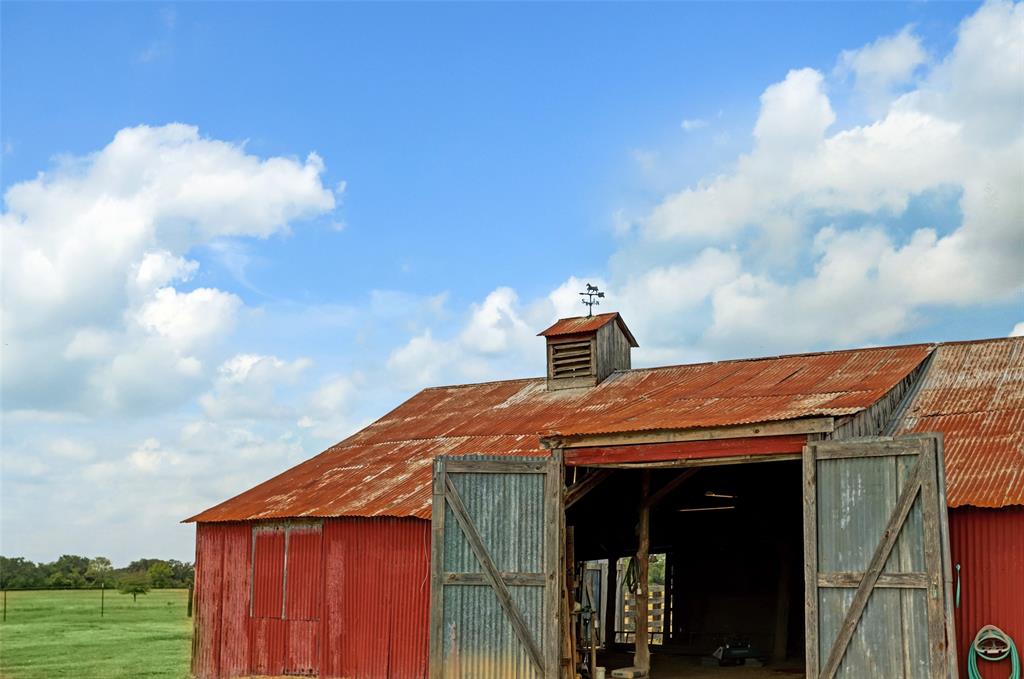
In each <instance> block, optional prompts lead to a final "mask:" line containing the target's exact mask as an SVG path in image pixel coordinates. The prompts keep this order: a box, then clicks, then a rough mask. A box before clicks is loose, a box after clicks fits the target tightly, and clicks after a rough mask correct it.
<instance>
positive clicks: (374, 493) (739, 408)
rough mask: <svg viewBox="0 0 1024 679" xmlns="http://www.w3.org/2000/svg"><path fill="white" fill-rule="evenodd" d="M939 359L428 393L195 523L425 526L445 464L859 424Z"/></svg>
mask: <svg viewBox="0 0 1024 679" xmlns="http://www.w3.org/2000/svg"><path fill="white" fill-rule="evenodd" d="M602 315H604V316H609V315H610V314H602ZM594 318H598V317H596V316H595V317H594ZM605 322H607V321H605ZM931 349H932V346H931V345H923V344H922V345H911V346H903V347H885V348H878V349H859V350H852V351H836V352H829V353H817V354H801V355H795V356H779V357H773V358H762V359H747V360H737V361H721V362H717V363H701V364H695V365H681V366H671V367H665V368H650V369H642V370H626V371H620V372H617V373H614V374H612V375H611V376H610V377H608V378H607V379H606V380H605V381H604V382H602V383H601V384H599V385H598V386H596V387H593V388H591V389H565V390H559V391H548V390H547V388H546V385H545V380H544V379H543V378H537V379H524V380H511V381H505V382H488V383H484V384H472V385H462V386H451V387H433V388H430V389H424V390H423V391H421V392H420V393H418V394H416V395H415V396H413V397H412V398H411V399H409V400H408V401H406V402H405V403H403V404H402V405H400V406H399V407H398V408H396V409H395V410H393V411H391V412H390V413H388V414H387V415H385V416H384V417H382V418H381V419H379V420H377V421H376V422H374V423H373V424H371V425H369V426H368V427H366V428H365V429H363V430H361V431H359V432H357V433H356V434H354V435H352V436H350V437H349V438H348V439H346V440H344V441H342V442H341V443H338V444H337V445H335V446H333V447H331V448H329V449H327V450H326V451H324V452H323V453H321V454H320V455H317V456H316V457H313V458H311V459H310V460H307V461H306V462H303V463H302V464H299V465H298V466H296V467H293V468H292V469H290V470H288V471H286V472H284V473H283V474H280V475H278V476H276V477H274V478H272V479H270V480H268V481H265V482H264V483H262V484H260V485H258V486H256V487H254V488H252V489H250V490H247V491H245V492H244V493H242V494H241V495H238V496H236V497H234V498H232V499H230V500H227V501H226V502H223V503H221V504H219V505H217V506H216V507H213V508H211V509H208V510H206V511H205V512H202V513H200V514H198V515H196V516H194V517H192V518H191V519H188V520H189V521H241V520H250V519H273V518H290V517H302V516H415V517H419V518H428V517H429V516H430V500H431V495H430V482H431V467H432V461H433V459H434V457H436V456H438V455H442V454H448V455H463V454H469V453H480V454H486V455H538V454H546V453H545V451H543V450H542V449H540V440H539V439H540V435H542V434H548V433H557V434H561V435H573V434H596V433H613V432H624V431H642V430H648V429H690V428H701V427H716V426H725V425H734V424H749V423H755V422H767V421H773V420H788V419H796V418H801V417H813V416H828V415H832V416H842V415H851V414H854V413H856V412H859V411H860V410H863V409H864V408H867V407H868V406H870V405H872V404H873V403H875V402H876V401H877V400H878V399H879V398H881V396H883V395H884V394H885V393H886V392H888V391H889V390H890V389H891V388H892V387H893V386H894V385H896V384H897V383H898V382H899V381H900V380H902V379H903V378H904V377H906V376H907V374H909V373H910V372H911V371H912V370H913V369H914V368H915V367H917V366H918V365H919V364H920V363H921V361H923V360H924V358H925V357H926V356H927V355H928V354H929V352H930V351H931Z"/></svg>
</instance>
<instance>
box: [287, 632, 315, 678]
mask: <svg viewBox="0 0 1024 679" xmlns="http://www.w3.org/2000/svg"><path fill="white" fill-rule="evenodd" d="M286 625H287V627H286V629H287V635H288V638H287V640H286V657H285V662H284V673H285V674H289V675H301V676H316V674H317V671H318V670H319V668H320V662H319V658H318V654H317V650H318V644H317V636H318V628H319V627H320V623H319V622H318V621H316V620H288V621H286Z"/></svg>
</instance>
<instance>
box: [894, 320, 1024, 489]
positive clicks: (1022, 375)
mask: <svg viewBox="0 0 1024 679" xmlns="http://www.w3.org/2000/svg"><path fill="white" fill-rule="evenodd" d="M926 431H941V432H942V433H943V434H944V435H945V441H946V445H945V451H946V500H947V502H948V504H949V506H950V507H960V506H963V505H972V506H975V507H1004V506H1007V505H1024V337H1011V338H1006V339H999V340H987V341H981V342H959V343H951V344H943V345H940V346H939V347H938V349H937V350H936V354H935V358H934V359H932V365H931V366H930V367H929V368H928V373H927V375H926V376H925V380H924V382H923V383H922V385H921V389H920V391H919V392H918V394H917V396H916V398H915V399H914V401H913V402H912V403H911V404H910V406H909V407H908V409H907V412H906V413H905V415H904V417H903V421H902V423H901V425H900V428H899V432H898V433H901V434H903V433H911V432H926Z"/></svg>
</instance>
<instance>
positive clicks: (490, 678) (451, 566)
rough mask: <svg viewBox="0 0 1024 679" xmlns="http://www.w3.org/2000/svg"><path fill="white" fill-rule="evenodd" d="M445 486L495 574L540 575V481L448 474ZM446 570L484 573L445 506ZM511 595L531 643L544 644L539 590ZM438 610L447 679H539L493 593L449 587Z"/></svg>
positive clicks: (513, 590) (522, 477)
mask: <svg viewBox="0 0 1024 679" xmlns="http://www.w3.org/2000/svg"><path fill="white" fill-rule="evenodd" d="M448 478H449V479H451V481H452V485H454V486H455V489H456V490H457V491H458V493H459V495H460V496H461V498H462V502H463V504H464V505H465V507H466V512H467V514H468V515H469V517H470V520H471V521H472V522H473V525H474V526H475V527H476V529H477V532H478V533H479V534H480V538H481V540H482V541H483V544H484V546H485V548H486V549H487V551H488V553H489V554H490V556H491V558H492V559H493V561H494V565H495V567H497V569H498V570H499V571H501V572H507V573H543V572H544V571H545V566H544V530H545V522H544V506H545V502H544V483H545V476H544V475H543V474H472V473H455V474H452V473H450V474H449V476H448ZM443 562H444V563H443V567H444V571H445V572H446V573H479V572H481V571H482V567H481V565H480V562H479V560H478V559H477V557H476V555H475V554H474V553H473V550H472V548H471V547H470V544H469V541H468V540H467V539H466V536H465V533H463V531H462V529H461V527H460V526H459V524H458V521H457V519H456V518H455V514H454V512H453V511H452V509H451V507H450V506H448V507H447V509H446V515H445V540H444V557H443ZM509 590H510V593H511V594H512V598H513V600H514V601H515V603H516V605H517V606H518V607H519V610H520V611H521V612H522V614H523V619H524V620H525V622H526V625H527V628H528V629H529V630H530V632H531V634H532V635H533V638H534V639H536V640H537V641H538V643H539V644H540V643H542V642H543V638H544V634H543V631H544V627H543V616H544V587H543V586H541V587H536V586H534V587H509ZM443 606H444V619H443V624H442V627H443V630H444V657H445V676H446V677H474V678H478V679H506V678H512V677H516V678H520V677H521V678H526V679H530V678H532V677H535V676H538V675H537V673H536V671H535V669H534V667H533V664H532V662H531V661H530V657H529V655H528V653H527V651H526V648H525V647H524V646H523V645H522V643H521V642H520V641H519V639H518V637H517V636H516V633H515V631H514V630H513V628H512V624H511V623H510V622H509V620H508V616H507V614H506V613H505V612H504V610H503V609H502V607H501V605H500V603H499V602H498V598H497V596H496V595H495V593H494V590H493V589H491V588H490V587H486V586H483V587H481V586H466V585H458V586H457V585H448V586H446V587H445V588H444V602H443Z"/></svg>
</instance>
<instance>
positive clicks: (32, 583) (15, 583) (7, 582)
mask: <svg viewBox="0 0 1024 679" xmlns="http://www.w3.org/2000/svg"><path fill="white" fill-rule="evenodd" d="M45 584H46V574H45V573H44V572H43V570H42V569H41V568H40V567H39V565H37V564H35V563H33V562H32V561H29V560H28V559H25V558H23V557H20V556H18V557H14V558H9V557H6V556H0V588H2V589H25V588H29V587H42V586H44V585H45Z"/></svg>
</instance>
